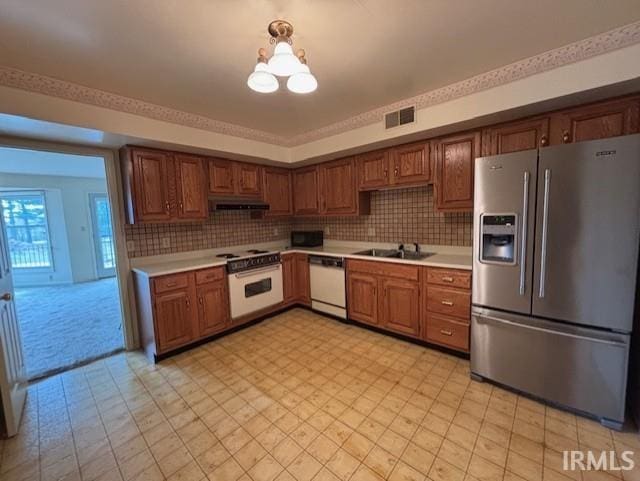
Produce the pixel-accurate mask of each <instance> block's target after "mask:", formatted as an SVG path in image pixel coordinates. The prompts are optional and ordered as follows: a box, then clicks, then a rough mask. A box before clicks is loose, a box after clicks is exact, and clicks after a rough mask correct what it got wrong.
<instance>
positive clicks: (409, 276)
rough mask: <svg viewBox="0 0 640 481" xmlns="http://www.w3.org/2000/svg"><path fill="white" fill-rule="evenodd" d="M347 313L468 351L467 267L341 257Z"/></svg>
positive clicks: (371, 323) (439, 343) (468, 273)
mask: <svg viewBox="0 0 640 481" xmlns="http://www.w3.org/2000/svg"><path fill="white" fill-rule="evenodd" d="M347 314H348V318H349V319H351V320H354V321H358V322H362V323H365V324H369V325H372V326H376V327H379V328H381V329H385V330H388V331H392V332H397V333H399V334H403V335H405V336H409V337H414V338H417V339H422V340H425V341H427V342H430V343H433V344H438V345H441V346H444V347H447V348H449V349H454V350H458V351H463V352H469V324H470V314H471V272H470V271H465V270H460V269H439V268H431V267H420V266H412V265H408V264H394V263H389V262H381V261H361V260H354V259H349V260H348V261H347Z"/></svg>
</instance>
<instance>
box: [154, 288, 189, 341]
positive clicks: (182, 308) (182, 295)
mask: <svg viewBox="0 0 640 481" xmlns="http://www.w3.org/2000/svg"><path fill="white" fill-rule="evenodd" d="M192 301H193V299H191V296H190V290H188V289H184V290H177V291H170V292H166V293H164V294H158V295H156V296H155V316H154V321H155V325H156V341H157V343H158V352H166V351H169V350H171V349H174V348H176V347H180V346H182V345H184V344H187V343H189V342H190V341H192V340H193V339H194V338H195V333H194V324H195V323H194V313H193V310H194V309H195V306H193V305H192Z"/></svg>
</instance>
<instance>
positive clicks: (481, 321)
mask: <svg viewBox="0 0 640 481" xmlns="http://www.w3.org/2000/svg"><path fill="white" fill-rule="evenodd" d="M487 321H490V322H493V323H497V324H507V325H510V326H516V327H523V328H525V329H531V330H532V331H538V332H545V333H551V334H556V335H558V336H564V337H570V338H572V339H579V340H582V341H589V342H596V343H599V344H606V345H609V346H618V347H625V346H626V345H627V344H626V343H624V342H622V341H613V340H609V339H599V338H597V337H587V336H581V335H579V334H572V333H570V332H565V331H557V330H552V329H545V328H543V327H538V326H532V325H531V324H520V323H518V322H513V321H508V320H506V319H500V318H497V317H493V316H488V315H486V314H482V315H478V316H475V322H476V323H478V324H488V322H487Z"/></svg>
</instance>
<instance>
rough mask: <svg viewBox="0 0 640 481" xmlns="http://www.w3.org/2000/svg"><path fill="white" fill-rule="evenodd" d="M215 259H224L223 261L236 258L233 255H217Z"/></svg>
mask: <svg viewBox="0 0 640 481" xmlns="http://www.w3.org/2000/svg"><path fill="white" fill-rule="evenodd" d="M216 257H224V258H225V259H235V258H236V257H240V256H237V255H235V254H218V255H217V256H216Z"/></svg>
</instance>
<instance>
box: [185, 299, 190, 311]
mask: <svg viewBox="0 0 640 481" xmlns="http://www.w3.org/2000/svg"><path fill="white" fill-rule="evenodd" d="M185 303H186V304H187V309H189V308H191V301H190V300H189V298H188V297H187V298H186V300H185Z"/></svg>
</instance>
